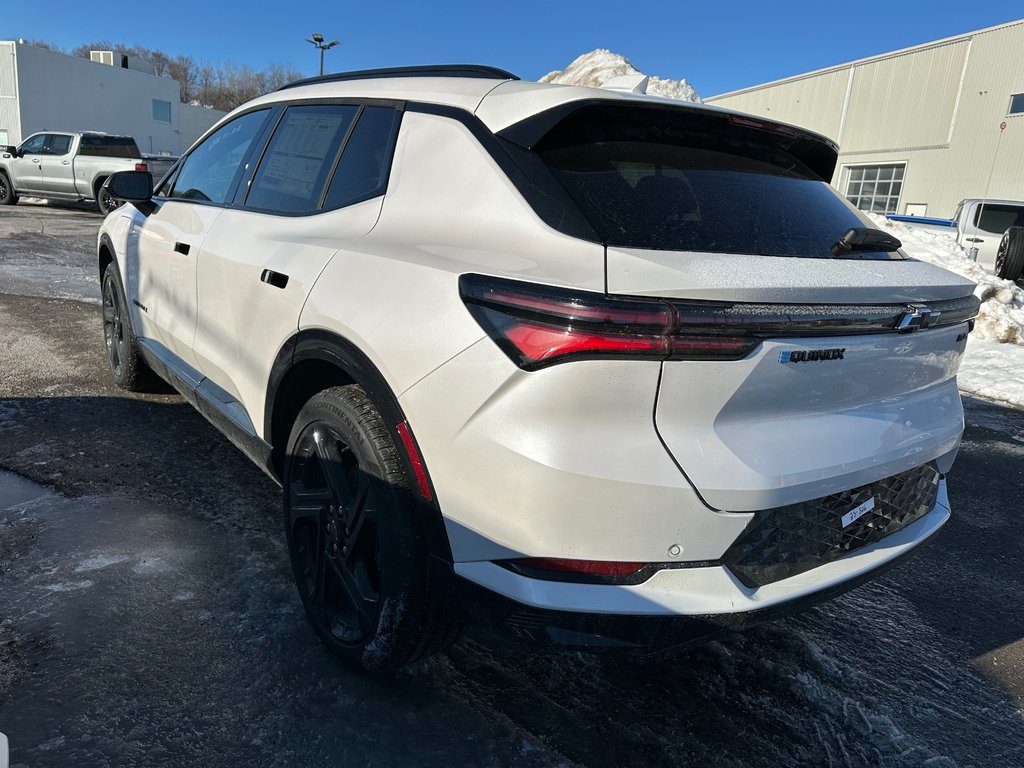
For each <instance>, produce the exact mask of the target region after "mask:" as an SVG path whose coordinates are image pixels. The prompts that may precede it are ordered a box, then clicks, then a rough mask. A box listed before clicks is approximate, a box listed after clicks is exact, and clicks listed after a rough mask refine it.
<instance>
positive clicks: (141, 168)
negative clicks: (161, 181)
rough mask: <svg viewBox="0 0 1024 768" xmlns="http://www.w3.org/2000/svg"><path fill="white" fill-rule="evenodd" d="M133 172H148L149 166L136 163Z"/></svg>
mask: <svg viewBox="0 0 1024 768" xmlns="http://www.w3.org/2000/svg"><path fill="white" fill-rule="evenodd" d="M135 170H136V171H148V170H149V166H148V165H146V164H145V163H136V164H135Z"/></svg>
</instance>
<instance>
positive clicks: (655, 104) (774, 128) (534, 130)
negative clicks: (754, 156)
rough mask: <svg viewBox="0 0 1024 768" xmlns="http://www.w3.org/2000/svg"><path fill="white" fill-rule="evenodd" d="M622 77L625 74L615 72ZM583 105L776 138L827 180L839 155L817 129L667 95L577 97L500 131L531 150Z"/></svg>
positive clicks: (650, 119)
mask: <svg viewBox="0 0 1024 768" xmlns="http://www.w3.org/2000/svg"><path fill="white" fill-rule="evenodd" d="M620 79H624V78H616V80H620ZM623 85H625V83H623ZM615 90H620V89H619V88H615ZM621 90H624V89H621ZM584 111H592V112H595V113H597V112H611V113H614V112H619V111H621V113H622V114H623V115H629V114H632V115H638V114H643V113H646V114H644V116H643V121H644V122H645V123H648V124H650V123H653V122H655V121H656V120H661V121H665V122H671V123H676V122H689V121H695V122H698V123H704V124H705V125H708V124H709V123H710V124H712V126H711V127H713V129H714V132H715V133H722V134H727V133H732V134H735V135H742V134H744V133H747V132H753V133H755V134H756V135H758V136H759V137H760V138H761V140H763V141H766V143H771V144H774V145H776V146H778V147H780V148H782V149H784V150H785V151H786V152H788V153H790V154H791V155H792V156H794V157H796V158H797V159H798V160H799V161H800V162H802V163H803V164H804V165H805V166H806V167H807V168H808V169H809V170H810V171H811V172H812V173H813V174H814V175H815V176H817V177H818V178H819V179H821V180H822V181H826V182H829V181H831V180H832V175H833V174H834V173H835V169H836V163H837V161H838V159H839V145H838V144H836V143H835V142H834V141H832V140H831V139H829V138H827V137H825V136H822V135H821V134H819V133H814V132H813V131H808V130H806V129H804V128H797V127H796V126H792V125H787V124H785V123H778V122H775V121H773V120H765V119H764V118H761V117H754V116H752V115H744V114H741V113H739V112H729V111H727V110H721V109H714V108H708V107H706V106H704V105H698V104H692V103H690V102H682V101H681V102H678V103H672V102H670V101H668V100H653V99H652V100H650V101H647V100H641V99H636V100H632V99H628V100H626V99H624V100H619V99H612V98H607V99H579V100H577V101H570V102H566V103H564V104H559V105H558V106H557V107H552V108H551V109H547V110H544V111H543V112H538V113H537V114H535V115H531V116H530V117H528V118H526V119H525V120H520V121H519V122H518V123H514V124H512V125H510V126H508V127H507V128H505V129H504V130H501V131H499V132H498V136H500V137H501V138H503V139H505V140H507V141H510V142H512V143H513V144H516V145H518V146H520V147H523V148H524V149H529V150H532V149H534V148H535V147H536V146H537V144H538V143H539V142H540V141H541V139H543V138H544V137H545V136H546V135H547V134H548V133H549V132H550V131H551V130H552V129H553V128H554V127H555V126H557V125H558V124H560V123H562V122H563V121H565V120H568V119H569V118H571V117H574V116H578V115H579V113H581V112H584Z"/></svg>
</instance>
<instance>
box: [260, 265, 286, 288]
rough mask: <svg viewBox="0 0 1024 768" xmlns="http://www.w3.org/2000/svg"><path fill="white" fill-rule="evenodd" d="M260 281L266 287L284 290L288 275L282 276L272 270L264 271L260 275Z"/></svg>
mask: <svg viewBox="0 0 1024 768" xmlns="http://www.w3.org/2000/svg"><path fill="white" fill-rule="evenodd" d="M260 280H262V281H263V282H264V283H266V284H267V285H272V286H274V287H275V288H284V287H285V286H286V285H288V275H284V274H282V273H280V272H275V271H274V270H272V269H264V270H263V274H262V275H260Z"/></svg>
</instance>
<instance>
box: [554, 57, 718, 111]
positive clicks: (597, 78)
mask: <svg viewBox="0 0 1024 768" xmlns="http://www.w3.org/2000/svg"><path fill="white" fill-rule="evenodd" d="M642 74H644V73H643V72H641V71H640V70H639V69H637V68H636V67H634V66H633V64H632V62H630V61H629V59H627V58H626V57H625V56H620V55H619V54H617V53H612V52H611V51H607V50H605V49H604V48H598V49H597V50H596V51H591V52H590V53H584V54H583V55H582V56H580V57H579V58H578V59H576V60H575V61H574V62H573V63H572V64H570V65H569V66H568V67H566V68H565V69H563V70H556V71H554V72H549V73H548V74H546V75H544V77H542V78H541V79H540V82H542V83H559V84H561V85H587V86H590V87H591V88H599V87H601V86H602V85H604V84H605V83H607V82H608V81H609V80H611V79H612V78H614V77H621V76H623V75H642ZM647 93H649V94H650V95H651V96H664V97H665V98H668V99H679V100H680V101H695V102H697V103H703V102H701V98H700V96H698V95H697V92H696V91H695V90H694V89H693V86H692V85H690V84H689V83H688V82H686V80H662V79H661V78H659V77H651V79H650V82H649V83H648V84H647Z"/></svg>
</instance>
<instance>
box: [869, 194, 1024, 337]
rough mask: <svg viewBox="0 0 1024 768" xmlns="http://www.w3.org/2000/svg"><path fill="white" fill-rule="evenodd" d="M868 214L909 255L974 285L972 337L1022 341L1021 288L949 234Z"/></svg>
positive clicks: (1023, 306)
mask: <svg viewBox="0 0 1024 768" xmlns="http://www.w3.org/2000/svg"><path fill="white" fill-rule="evenodd" d="M868 215H869V216H871V218H872V220H873V221H874V222H875V224H876V225H877V226H878V227H879V228H880V229H885V230H888V231H889V232H892V233H893V234H894V235H895V236H896V237H898V238H899V239H900V240H901V241H902V243H903V250H905V251H906V252H907V253H908V254H909V255H910V256H913V257H914V258H915V259H920V260H921V261H927V262H929V263H930V264H936V265H938V266H940V267H942V268H943V269H948V270H949V271H950V272H956V273H957V274H958V275H963V276H964V277H966V278H967V279H968V280H973V281H974V282H976V283H977V284H978V287H977V288H976V289H975V291H974V293H975V295H976V296H977V297H978V298H979V299H981V310H980V312H979V313H978V322H977V325H975V327H974V333H973V334H972V336H973V338H976V339H987V340H990V341H1002V342H1006V343H1009V344H1024V289H1021V287H1020V286H1018V285H1017V284H1016V283H1014V282H1012V281H1010V280H1001V279H1000V278H998V277H996V276H995V275H993V274H991V273H989V272H986V271H985V270H984V269H982V268H981V267H979V266H978V265H977V263H976V262H973V261H971V259H970V257H968V255H967V252H966V251H965V250H964V249H963V248H962V247H961V246H960V245H959V244H957V242H956V240H954V239H953V238H952V237H950V236H949V235H944V234H941V233H938V232H926V231H924V230H922V229H915V228H913V227H908V226H907V225H906V224H901V223H899V222H896V221H889V220H888V219H886V218H885V217H883V216H879V215H877V214H868Z"/></svg>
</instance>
